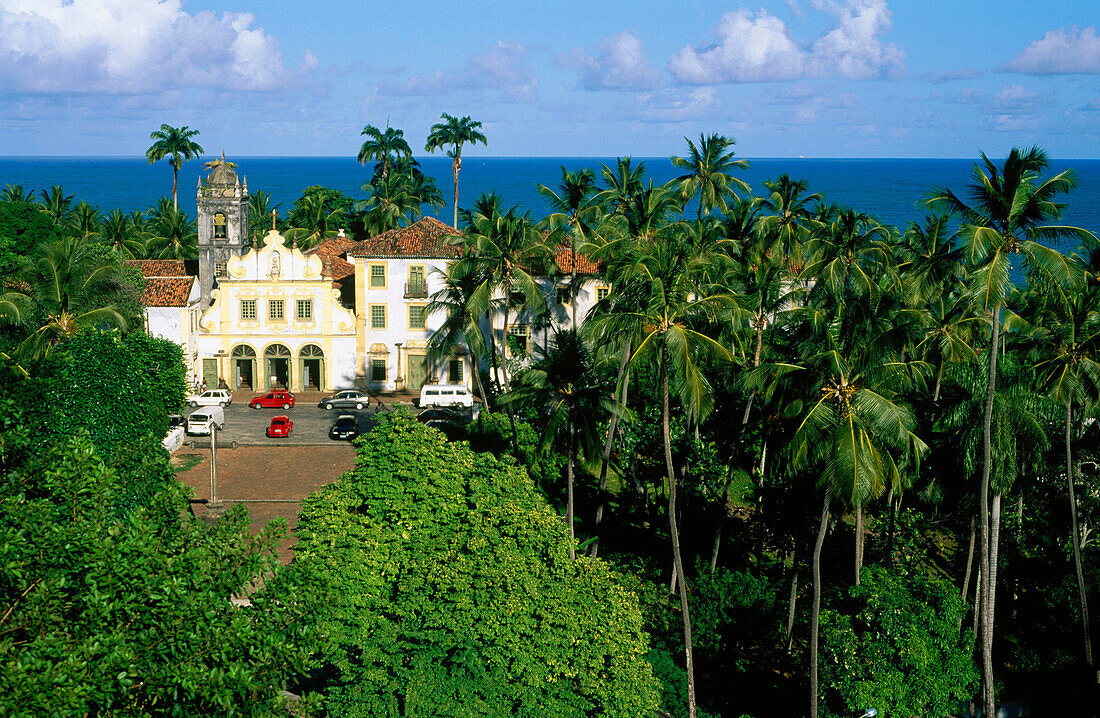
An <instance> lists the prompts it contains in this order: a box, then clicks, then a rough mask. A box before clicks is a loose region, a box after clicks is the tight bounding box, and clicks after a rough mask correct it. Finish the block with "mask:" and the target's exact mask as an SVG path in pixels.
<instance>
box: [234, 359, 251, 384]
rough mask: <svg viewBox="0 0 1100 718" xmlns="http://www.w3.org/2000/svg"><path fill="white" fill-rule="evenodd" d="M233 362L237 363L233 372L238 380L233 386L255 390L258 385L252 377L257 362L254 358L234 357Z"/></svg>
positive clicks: (235, 379)
mask: <svg viewBox="0 0 1100 718" xmlns="http://www.w3.org/2000/svg"><path fill="white" fill-rule="evenodd" d="M233 363H234V364H236V365H237V366H236V367H235V371H234V372H233V378H234V381H235V382H236V383H235V384H234V386H233V388H234V389H248V390H250V391H251V390H253V388H254V387H255V386H256V385H255V384H254V383H253V381H254V380H253V378H252V374H253V368H254V367H255V362H254V361H253V360H252V359H234V360H233Z"/></svg>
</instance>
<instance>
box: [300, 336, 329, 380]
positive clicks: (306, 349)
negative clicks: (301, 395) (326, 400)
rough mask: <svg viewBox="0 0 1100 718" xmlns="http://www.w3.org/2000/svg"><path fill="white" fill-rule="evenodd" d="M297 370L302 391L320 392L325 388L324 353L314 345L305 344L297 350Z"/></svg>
mask: <svg viewBox="0 0 1100 718" xmlns="http://www.w3.org/2000/svg"><path fill="white" fill-rule="evenodd" d="M298 370H299V376H300V377H301V378H302V390H303V391H308V390H314V391H321V390H323V389H324V388H325V352H324V351H323V350H322V349H321V347H319V346H317V345H316V344H306V345H305V346H303V347H302V348H301V349H299V350H298Z"/></svg>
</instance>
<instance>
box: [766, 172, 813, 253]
mask: <svg viewBox="0 0 1100 718" xmlns="http://www.w3.org/2000/svg"><path fill="white" fill-rule="evenodd" d="M764 187H766V188H767V189H768V194H767V195H766V196H763V197H759V198H757V199H756V200H755V201H756V203H757V207H758V208H759V209H760V210H761V211H762V212H763V214H764V217H763V219H762V220H761V232H762V233H763V234H764V235H765V236H766V237H768V238H769V240H770V244H771V245H772V246H774V247H776V248H777V250H778V251H779V252H780V254H781V256H782V257H784V261H785V262H787V263H789V264H792V265H794V267H793V268H794V271H795V273H797V272H798V271H800V270H801V261H802V251H801V249H802V245H803V244H804V243H805V242H806V241H807V240H808V238H809V236H808V235H809V231H810V229H812V228H813V227H814V226H816V221H815V220H814V207H815V206H816V205H817V204H818V203H820V202H821V195H819V194H817V193H816V192H815V193H813V194H807V193H806V192H807V190H808V186H807V184H806V180H794V179H791V178H790V176H789V175H787V174H782V175H779V176H778V177H776V178H775V179H774V180H765V181H764Z"/></svg>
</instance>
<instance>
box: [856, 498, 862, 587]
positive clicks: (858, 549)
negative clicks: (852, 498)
mask: <svg viewBox="0 0 1100 718" xmlns="http://www.w3.org/2000/svg"><path fill="white" fill-rule="evenodd" d="M861 568H863V505H862V504H860V505H859V506H856V585H857V586H858V585H859V571H860V569H861Z"/></svg>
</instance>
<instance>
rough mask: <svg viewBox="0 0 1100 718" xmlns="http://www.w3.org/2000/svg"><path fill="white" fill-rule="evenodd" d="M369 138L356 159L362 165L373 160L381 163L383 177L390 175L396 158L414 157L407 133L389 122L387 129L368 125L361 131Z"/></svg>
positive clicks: (364, 142)
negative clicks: (407, 140)
mask: <svg viewBox="0 0 1100 718" xmlns="http://www.w3.org/2000/svg"><path fill="white" fill-rule="evenodd" d="M359 134H360V135H362V136H365V137H366V138H367V139H366V140H364V141H363V146H362V147H360V148H359V154H358V155H357V156H356V158H355V159H356V160H357V161H358V162H359V164H361V165H365V164H367V162H369V161H371V160H373V161H374V162H376V163H378V164H379V165H381V176H382V179H386V178H387V177H389V174H390V168H391V167H392V166H393V164H394V162H395V161H396V160H400V159H404V158H408V157H412V149H411V148H410V147H409V143H408V142H406V141H405V133H404V132H403V131H401V130H397V129H394V128H392V127H390V126H389V125H388V124H387V125H386V129H385V131H383V130H379V129H378V128H377V127H375V126H374V125H367V126H365V127H364V128H363V131H362V132H360V133H359Z"/></svg>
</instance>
